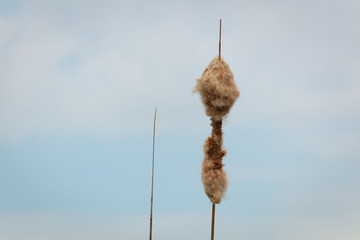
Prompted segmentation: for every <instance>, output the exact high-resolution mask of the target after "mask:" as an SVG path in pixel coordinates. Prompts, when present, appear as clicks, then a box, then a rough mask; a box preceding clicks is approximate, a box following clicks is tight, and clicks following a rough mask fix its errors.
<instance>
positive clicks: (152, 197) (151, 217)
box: [149, 108, 156, 240]
mask: <svg viewBox="0 0 360 240" xmlns="http://www.w3.org/2000/svg"><path fill="white" fill-rule="evenodd" d="M155 124H156V108H155V113H154V129H153V149H152V172H151V200H150V202H151V204H150V205H151V206H150V235H149V240H151V239H152V220H153V200H154V167H155Z"/></svg>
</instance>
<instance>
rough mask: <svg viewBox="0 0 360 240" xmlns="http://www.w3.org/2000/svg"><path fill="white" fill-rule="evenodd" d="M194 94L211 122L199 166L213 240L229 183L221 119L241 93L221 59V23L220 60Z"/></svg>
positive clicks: (203, 76) (210, 69)
mask: <svg viewBox="0 0 360 240" xmlns="http://www.w3.org/2000/svg"><path fill="white" fill-rule="evenodd" d="M194 92H198V93H199V94H200V97H201V101H202V103H203V104H204V106H205V113H206V115H208V116H209V117H210V119H211V126H212V132H211V136H210V137H208V138H207V139H206V140H205V143H204V160H203V162H202V171H201V179H202V182H203V185H204V190H205V193H206V195H207V196H208V198H209V199H210V201H211V202H212V221H211V239H212V240H213V239H214V228H215V204H218V203H220V202H221V199H222V198H223V196H224V194H225V192H226V189H227V186H228V181H227V177H226V172H225V171H224V170H223V166H224V164H223V163H222V158H223V157H224V156H225V154H226V150H225V149H223V132H222V130H221V127H222V120H223V117H224V116H226V115H227V114H228V113H229V112H230V109H231V107H232V106H233V105H234V103H235V101H236V99H237V98H238V97H239V95H240V92H239V90H238V88H237V86H236V83H235V81H234V76H233V74H232V72H231V70H230V68H229V66H228V64H227V63H226V62H225V61H224V60H223V59H222V58H221V19H220V34H219V56H218V57H215V58H214V59H213V60H212V61H211V62H210V64H209V65H208V66H207V67H206V69H205V70H204V72H203V74H202V76H201V77H200V78H198V79H197V81H196V85H195V87H194Z"/></svg>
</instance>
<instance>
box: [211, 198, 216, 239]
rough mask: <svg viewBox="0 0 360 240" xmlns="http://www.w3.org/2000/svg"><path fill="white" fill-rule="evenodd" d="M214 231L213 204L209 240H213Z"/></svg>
mask: <svg viewBox="0 0 360 240" xmlns="http://www.w3.org/2000/svg"><path fill="white" fill-rule="evenodd" d="M214 231H215V203H213V204H212V216H211V240H214Z"/></svg>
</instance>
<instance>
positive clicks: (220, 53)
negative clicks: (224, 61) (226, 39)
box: [219, 18, 221, 60]
mask: <svg viewBox="0 0 360 240" xmlns="http://www.w3.org/2000/svg"><path fill="white" fill-rule="evenodd" d="M220 59H221V18H220V31H219V60H220Z"/></svg>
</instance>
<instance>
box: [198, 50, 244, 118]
mask: <svg viewBox="0 0 360 240" xmlns="http://www.w3.org/2000/svg"><path fill="white" fill-rule="evenodd" d="M193 91H194V92H199V94H200V96H201V100H202V102H203V104H204V105H205V112H206V115H208V116H210V117H213V118H215V120H221V119H222V117H223V116H225V115H226V114H228V113H229V111H230V108H231V107H232V106H233V105H234V103H235V101H236V99H237V98H238V97H239V95H240V92H239V90H238V88H237V86H236V83H235V81H234V76H233V74H232V72H231V70H230V68H229V66H228V64H227V63H226V62H225V61H224V60H223V59H222V58H220V59H219V57H215V58H214V59H213V60H212V61H211V62H210V64H209V65H208V66H207V68H206V69H205V70H204V72H203V74H202V76H201V77H200V78H198V79H197V81H196V85H195V87H194V90H193Z"/></svg>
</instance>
